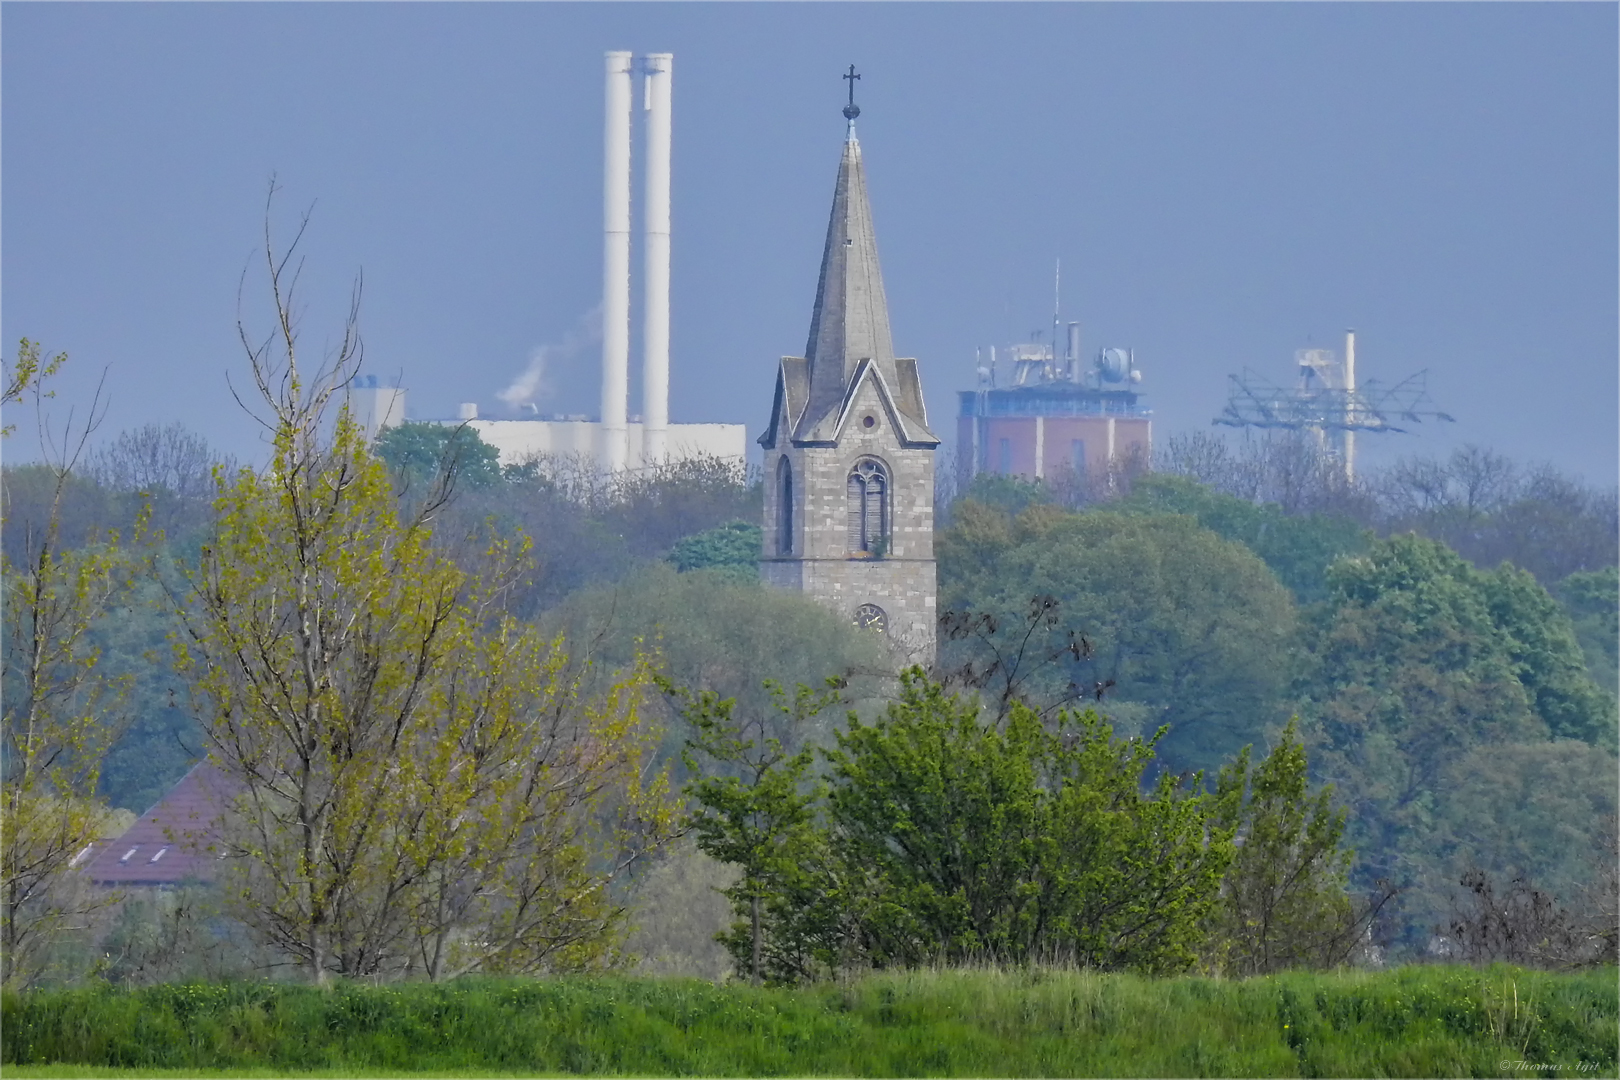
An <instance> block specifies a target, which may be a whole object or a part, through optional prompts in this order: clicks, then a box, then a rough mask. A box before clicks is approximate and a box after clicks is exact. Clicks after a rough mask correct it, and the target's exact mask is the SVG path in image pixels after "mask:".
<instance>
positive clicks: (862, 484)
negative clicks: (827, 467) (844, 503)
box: [848, 458, 889, 555]
mask: <svg viewBox="0 0 1620 1080" xmlns="http://www.w3.org/2000/svg"><path fill="white" fill-rule="evenodd" d="M848 491H849V550H850V551H851V552H856V551H868V552H873V553H875V554H879V555H881V554H883V553H884V552H886V551H887V550H888V549H889V470H888V469H887V468H886V467H884V464H883V462H881V461H879V460H878V459H877V458H861V460H859V461H857V462H856V463H855V467H854V468H853V469H851V470H850V471H849V484H848Z"/></svg>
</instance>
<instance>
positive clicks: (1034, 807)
mask: <svg viewBox="0 0 1620 1080" xmlns="http://www.w3.org/2000/svg"><path fill="white" fill-rule="evenodd" d="M1161 734H1162V732H1161ZM1156 741H1157V736H1155V737H1153V738H1150V739H1148V740H1145V741H1144V740H1141V739H1135V738H1127V739H1119V738H1116V737H1115V735H1114V733H1113V731H1112V730H1110V728H1109V727H1108V725H1107V723H1106V722H1105V721H1104V720H1103V719H1102V718H1101V717H1099V716H1098V715H1097V714H1096V713H1095V712H1093V711H1090V710H1087V711H1084V712H1079V713H1073V712H1063V713H1060V714H1059V715H1058V717H1057V718H1056V720H1055V722H1054V723H1053V724H1052V726H1051V728H1050V729H1049V728H1048V727H1047V725H1046V724H1043V722H1042V720H1041V718H1040V717H1039V716H1038V715H1037V714H1036V713H1035V712H1034V710H1032V709H1030V708H1028V707H1027V706H1024V705H1022V704H1021V703H1016V702H1015V703H1014V704H1013V706H1012V708H1011V710H1010V712H1009V715H1008V717H1007V721H1006V723H1005V725H997V724H995V723H994V722H993V721H990V720H988V719H987V718H985V717H983V716H981V711H980V709H979V706H978V703H977V702H976V701H973V700H970V699H966V698H963V697H958V696H952V695H948V694H947V693H946V692H945V690H944V689H943V688H942V687H941V686H940V685H939V684H938V683H935V682H931V681H929V680H928V679H926V678H925V677H924V676H923V675H922V673H921V672H920V671H918V670H916V669H913V670H912V671H910V672H908V673H906V674H905V675H904V676H903V677H902V681H901V689H900V694H899V696H898V699H897V700H895V701H893V702H892V703H891V704H890V705H889V708H888V710H887V712H886V713H885V714H884V715H883V716H882V717H880V718H879V719H877V720H875V721H874V722H872V723H870V724H863V723H861V722H860V720H859V719H858V718H855V717H851V718H850V721H849V728H848V730H847V731H845V732H842V733H840V734H839V736H838V746H837V748H836V749H835V750H833V751H831V753H830V754H829V762H830V764H831V770H830V773H829V778H828V780H829V785H830V792H829V796H828V818H829V822H830V825H831V828H832V833H833V837H834V844H835V845H836V846H837V848H838V850H839V851H840V854H841V857H842V861H843V862H844V864H845V865H846V867H848V869H849V872H850V874H851V875H852V876H853V875H854V874H856V873H859V874H860V875H861V876H862V878H863V879H864V884H863V888H862V894H863V895H861V896H860V897H859V904H860V907H859V914H860V931H859V932H860V935H861V944H862V946H863V951H864V952H865V954H866V956H867V958H868V959H869V961H870V962H872V963H873V964H875V965H878V966H890V965H900V966H915V965H918V964H924V963H948V964H949V963H963V962H970V961H975V960H993V961H1003V962H1015V963H1020V962H1027V961H1030V960H1036V959H1046V960H1060V961H1064V962H1069V963H1074V964H1078V965H1082V966H1085V967H1093V968H1098V969H1102V970H1133V971H1143V972H1154V973H1162V972H1172V971H1178V970H1183V969H1185V968H1186V967H1188V966H1190V965H1191V964H1192V963H1193V962H1194V960H1195V949H1196V947H1197V945H1198V943H1199V939H1200V937H1201V929H1200V924H1201V922H1202V920H1203V919H1204V918H1205V917H1206V916H1207V915H1208V913H1209V911H1210V910H1211V908H1212V907H1213V905H1214V904H1215V902H1216V899H1217V896H1218V893H1219V887H1220V881H1221V876H1222V874H1223V873H1224V872H1225V870H1226V867H1227V864H1228V863H1229V862H1230V860H1231V858H1232V843H1231V837H1232V833H1231V830H1230V828H1229V827H1223V826H1222V825H1221V824H1220V822H1221V820H1222V816H1221V815H1220V814H1219V813H1217V812H1216V810H1217V806H1218V801H1219V796H1216V795H1212V794H1210V793H1206V792H1203V791H1202V790H1201V789H1202V783H1201V781H1200V780H1199V778H1196V777H1195V778H1193V779H1192V781H1191V782H1190V783H1187V782H1183V780H1181V779H1179V778H1177V777H1175V776H1173V775H1171V774H1170V773H1168V772H1165V773H1160V775H1159V777H1158V780H1157V782H1155V783H1152V784H1149V785H1148V790H1147V791H1146V792H1144V790H1143V773H1144V770H1145V769H1146V768H1147V766H1148V765H1149V764H1150V763H1151V762H1152V760H1153V756H1154V755H1153V748H1154V744H1155V742H1156Z"/></svg>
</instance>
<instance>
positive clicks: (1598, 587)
mask: <svg viewBox="0 0 1620 1080" xmlns="http://www.w3.org/2000/svg"><path fill="white" fill-rule="evenodd" d="M1555 592H1556V594H1557V596H1558V599H1559V602H1561V603H1562V604H1563V605H1564V609H1565V610H1566V611H1568V612H1569V617H1570V622H1571V623H1572V624H1573V625H1574V628H1575V637H1576V640H1578V641H1579V642H1580V643H1581V653H1582V654H1583V655H1584V656H1585V657H1586V670H1587V673H1588V674H1590V675H1591V676H1592V681H1593V682H1595V683H1597V684H1598V685H1599V686H1601V687H1603V688H1604V689H1606V690H1609V691H1611V692H1620V570H1617V569H1615V568H1614V567H1612V566H1610V567H1606V568H1604V569H1602V570H1591V571H1583V572H1581V573H1578V574H1571V575H1569V576H1568V577H1567V578H1565V579H1564V580H1563V581H1561V582H1559V584H1558V587H1557V589H1556V590H1555Z"/></svg>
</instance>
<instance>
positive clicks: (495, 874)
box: [179, 420, 672, 980]
mask: <svg viewBox="0 0 1620 1080" xmlns="http://www.w3.org/2000/svg"><path fill="white" fill-rule="evenodd" d="M280 435H281V437H280V440H279V441H278V454H277V461H276V467H275V468H274V469H273V470H272V471H271V472H269V473H267V474H265V475H262V476H261V475H259V474H256V473H253V472H251V471H242V472H240V473H238V474H237V475H236V476H235V477H234V478H231V479H230V480H228V481H226V480H223V479H222V482H221V491H220V496H219V499H218V501H217V504H216V506H217V514H218V520H217V523H216V526H215V530H214V535H213V536H212V537H211V538H210V542H209V543H208V544H207V545H206V546H205V547H204V549H203V554H202V559H201V561H200V563H199V564H198V565H197V566H195V567H193V568H191V569H190V570H189V571H188V572H187V579H188V582H189V595H188V597H187V598H186V601H185V604H184V606H183V608H182V610H181V615H182V618H183V619H184V621H185V624H186V629H187V637H186V638H185V639H184V641H183V643H182V648H181V652H180V658H179V660H180V668H181V671H182V673H183V674H185V675H186V677H187V678H188V679H190V680H191V682H192V685H193V686H194V687H195V691H196V696H197V701H198V705H199V707H200V708H201V709H202V711H203V719H204V722H205V725H206V727H207V731H208V736H209V742H210V744H211V747H212V749H213V752H214V754H215V756H216V759H217V760H219V761H220V763H221V764H222V765H223V766H224V767H225V769H226V770H227V772H228V773H229V775H230V776H231V777H232V778H233V780H235V781H236V782H237V783H238V784H239V785H240V786H241V788H242V790H243V794H242V796H241V797H240V798H239V799H238V800H237V801H236V803H235V805H234V806H233V808H232V809H233V815H232V817H231V818H230V819H229V820H227V822H225V823H224V824H223V825H222V826H221V829H220V835H219V838H218V839H219V843H220V846H221V849H222V851H223V852H224V853H225V854H227V855H229V856H230V857H231V860H230V861H231V865H232V866H233V867H234V868H235V870H236V873H235V875H234V877H233V879H232V880H233V883H234V888H235V889H236V890H237V895H236V899H237V901H238V908H239V910H240V912H241V913H242V915H243V917H244V918H245V919H246V920H247V921H248V922H249V924H250V925H252V926H253V927H254V928H255V929H256V930H257V931H258V932H259V933H260V934H261V935H263V936H264V937H265V938H266V939H267V940H268V941H269V942H270V943H272V944H273V945H275V946H276V947H278V948H280V949H283V950H285V951H286V952H288V953H289V954H291V955H292V956H293V957H295V958H296V959H297V960H298V961H299V962H300V963H301V964H302V965H303V966H304V967H305V968H306V969H308V970H309V971H310V972H311V973H312V974H313V975H314V976H315V977H316V978H317V979H318V980H324V979H325V977H326V976H327V973H328V972H336V973H340V974H345V975H368V974H369V975H381V976H390V975H399V974H405V973H409V972H411V971H413V970H414V971H417V972H420V973H422V974H426V975H428V976H429V977H432V978H448V977H453V976H455V975H457V974H461V973H465V972H467V971H477V970H484V971H531V970H554V969H558V968H563V969H567V968H574V967H581V966H589V965H591V964H594V963H596V962H599V961H600V960H602V959H603V958H605V957H606V956H607V955H609V952H608V950H610V948H611V946H612V944H613V940H614V936H615V934H616V932H617V929H618V927H619V926H620V924H621V923H622V919H623V915H624V911H623V908H622V907H621V906H620V905H618V904H617V903H615V902H614V901H613V900H612V899H611V897H610V895H609V892H608V889H607V885H608V883H609V882H610V881H611V880H612V879H613V878H615V877H617V876H618V875H619V874H621V873H622V872H623V871H624V870H625V869H626V868H627V867H628V865H629V864H630V863H631V862H633V861H634V859H635V858H638V857H640V856H641V855H643V854H645V853H646V851H647V850H649V849H655V848H656V847H657V846H658V845H659V844H660V843H662V841H663V839H664V838H667V836H668V835H669V831H670V829H671V827H672V820H671V818H670V813H671V808H670V806H669V805H668V803H667V800H666V797H665V791H664V788H663V780H662V778H660V777H656V776H653V777H645V776H644V775H643V766H644V764H645V761H644V757H645V755H646V753H647V752H648V750H649V745H648V739H649V737H650V736H651V734H652V733H651V732H649V731H648V730H647V727H646V724H645V723H644V722H643V720H642V718H641V708H640V703H641V698H642V697H643V695H644V694H645V692H646V688H647V686H648V681H647V680H648V674H647V671H646V669H645V667H634V666H633V667H632V670H631V672H630V673H629V674H628V675H627V676H626V677H625V678H624V679H622V680H621V681H619V682H618V683H616V684H615V685H613V686H611V687H608V688H607V689H606V690H605V691H603V692H602V693H601V694H600V695H599V696H595V697H589V696H586V694H585V693H584V691H583V689H582V679H583V676H582V673H581V672H579V671H578V670H577V669H576V668H575V667H574V666H573V665H571V663H570V659H569V657H568V655H567V653H566V652H565V651H564V650H563V647H562V644H561V642H560V641H552V640H547V639H545V638H542V637H541V636H540V635H539V634H538V633H537V632H535V631H533V630H532V629H528V628H525V627H522V626H520V625H518V624H516V623H515V622H513V621H512V620H511V619H509V618H506V617H502V616H500V615H499V614H498V612H497V611H496V610H495V609H494V608H493V607H492V601H493V599H494V597H495V595H496V593H497V592H498V590H499V588H500V583H501V581H502V580H503V572H502V570H501V569H500V568H501V567H503V566H509V565H510V563H511V560H512V559H513V558H515V557H516V556H517V555H518V554H519V550H517V549H513V548H511V547H507V546H502V545H496V546H495V547H493V548H491V550H490V551H489V552H487V554H486V558H485V565H486V566H489V567H493V568H495V569H494V570H493V571H492V573H491V574H490V575H489V576H487V577H484V578H482V579H479V578H473V577H469V576H468V575H466V574H465V573H463V572H462V571H460V570H459V569H457V568H456V567H455V566H454V565H453V564H452V563H450V562H449V561H448V560H447V559H445V558H444V557H443V556H441V555H439V554H437V553H436V552H435V551H434V550H433V548H432V546H431V545H430V543H429V539H430V537H429V532H428V530H427V528H426V527H425V525H424V524H423V522H422V521H421V520H420V519H414V520H402V519H401V517H400V516H399V513H398V509H397V505H396V503H395V501H394V496H393V494H392V491H391V490H390V486H389V483H388V479H387V476H386V474H385V472H384V470H383V468H382V465H381V463H380V462H378V461H376V459H373V458H370V457H369V456H368V455H367V454H366V452H365V450H364V448H363V447H362V446H361V445H360V444H359V441H358V432H357V431H356V429H355V428H354V427H353V426H352V425H350V424H348V422H347V421H346V420H340V422H339V424H338V428H337V434H336V436H335V442H334V444H333V445H332V447H331V448H330V450H323V449H320V448H317V447H313V446H312V445H311V444H309V443H308V442H306V441H305V440H304V439H303V438H302V437H301V435H302V431H301V429H299V428H297V427H293V426H289V427H288V428H286V429H284V430H283V431H282V432H281V433H280ZM604 814H606V815H607V816H606V818H604V816H603V815H604ZM604 821H605V822H607V823H608V824H607V828H606V831H605V832H604V829H603V823H604Z"/></svg>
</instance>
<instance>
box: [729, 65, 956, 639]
mask: <svg viewBox="0 0 1620 1080" xmlns="http://www.w3.org/2000/svg"><path fill="white" fill-rule="evenodd" d="M850 74H851V76H853V75H854V72H853V69H852V70H851V73H850ZM846 77H848V76H846ZM851 86H852V87H853V82H852V83H851ZM859 111H860V110H859V109H858V108H856V107H855V105H854V102H853V94H852V100H851V102H850V105H849V107H848V108H846V109H845V110H844V115H845V116H846V117H848V118H849V121H850V123H849V129H848V134H847V136H846V138H845V141H844V151H843V159H842V161H841V162H840V163H839V166H838V182H837V185H836V187H835V188H834V189H833V207H832V218H831V220H830V222H829V223H828V226H827V242H826V245H825V247H824V248H823V250H822V255H821V276H820V279H819V281H818V283H817V286H816V302H815V308H814V309H813V311H812V313H811V317H810V335H809V341H808V342H807V344H806V346H805V355H804V356H802V357H796V356H785V357H783V358H782V360H781V363H780V366H779V367H778V370H777V376H776V392H775V396H774V400H773V402H772V406H771V419H770V422H769V423H768V424H767V426H766V429H765V433H764V434H763V435H762V436H761V437H760V440H759V442H760V445H761V446H763V447H764V448H765V477H766V497H765V550H764V552H763V553H762V559H761V564H760V572H761V574H762V576H763V577H764V579H765V581H766V582H767V583H768V584H772V585H776V586H779V587H781V588H789V589H796V590H799V591H802V592H805V593H807V594H809V595H811V596H813V597H815V598H816V599H818V600H821V601H823V602H825V603H827V604H829V605H832V606H834V607H836V608H837V609H839V610H840V611H843V612H844V613H846V614H847V615H848V616H849V617H850V618H851V619H853V620H854V621H856V622H857V623H859V624H861V625H863V626H867V627H869V628H871V629H874V630H880V631H883V632H886V633H888V634H889V635H890V636H891V638H892V639H893V640H894V641H895V642H896V643H897V644H899V645H901V646H902V647H903V648H904V649H906V650H907V651H909V652H911V653H912V654H913V656H914V657H915V658H917V659H931V658H932V655H933V647H934V621H935V618H936V614H935V607H934V578H935V575H934V540H933V516H934V460H933V459H934V450H935V449H936V448H937V447H938V446H939V439H937V438H936V437H935V436H934V434H933V432H931V431H929V429H928V415H927V410H926V409H925V407H924V405H923V395H922V383H921V380H920V379H919V377H918V372H917V361H916V360H913V359H910V358H907V357H896V356H895V355H894V344H893V340H892V337H891V335H890V331H889V309H888V303H887V301H886V299H885V297H884V294H883V274H882V271H881V270H880V269H879V267H878V255H877V238H876V235H875V233H874V231H873V228H872V209H871V206H870V204H869V202H868V200H867V193H866V170H865V167H864V165H863V164H862V161H861V146H860V143H859V142H858V141H857V140H856V138H855V123H854V117H855V115H858V114H859Z"/></svg>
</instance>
